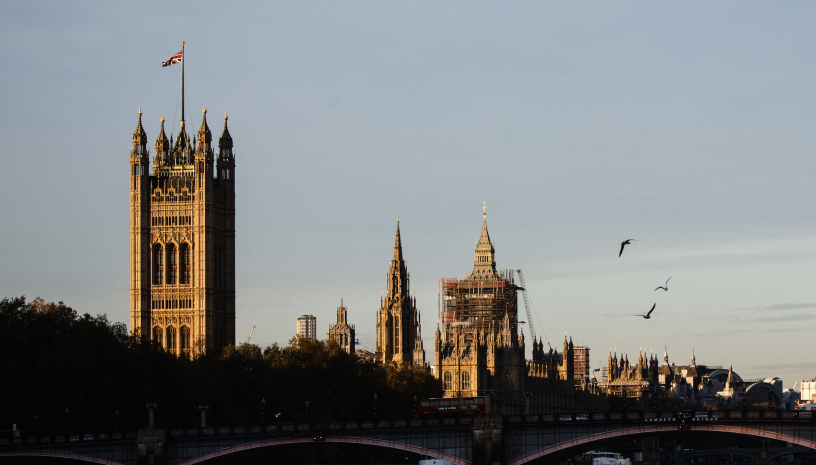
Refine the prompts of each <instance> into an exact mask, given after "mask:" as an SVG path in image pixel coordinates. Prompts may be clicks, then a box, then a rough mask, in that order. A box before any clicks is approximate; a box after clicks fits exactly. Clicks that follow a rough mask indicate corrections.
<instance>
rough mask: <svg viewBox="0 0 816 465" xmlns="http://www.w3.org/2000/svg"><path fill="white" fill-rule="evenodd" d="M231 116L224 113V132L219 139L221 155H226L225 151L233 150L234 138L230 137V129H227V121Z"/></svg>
mask: <svg viewBox="0 0 816 465" xmlns="http://www.w3.org/2000/svg"><path fill="white" fill-rule="evenodd" d="M228 119H229V116H227V114H226V113H224V130H223V131H221V137H220V138H219V139H218V148H220V149H221V153H224V151H225V150H230V149H232V136H230V133H229V129H228V128H227V120H228Z"/></svg>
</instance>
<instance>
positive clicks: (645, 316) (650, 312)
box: [635, 303, 657, 320]
mask: <svg viewBox="0 0 816 465" xmlns="http://www.w3.org/2000/svg"><path fill="white" fill-rule="evenodd" d="M655 307H657V303H655V304H654V305H652V309H651V310H649V313H647V314H645V315H635V316H642V317H643V318H645V319H647V320H648V319H649V318H651V316H650V315H651V314H652V312H653V311H654V309H655Z"/></svg>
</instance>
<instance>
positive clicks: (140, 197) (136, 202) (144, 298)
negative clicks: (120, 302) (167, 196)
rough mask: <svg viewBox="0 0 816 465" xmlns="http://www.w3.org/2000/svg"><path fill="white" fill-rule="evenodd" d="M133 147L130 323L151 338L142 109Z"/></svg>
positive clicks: (147, 195) (146, 160)
mask: <svg viewBox="0 0 816 465" xmlns="http://www.w3.org/2000/svg"><path fill="white" fill-rule="evenodd" d="M138 114H139V122H138V124H137V125H136V130H135V131H134V132H133V139H132V140H133V147H132V148H131V150H130V327H131V331H132V332H134V333H135V332H137V331H138V332H139V333H140V335H141V337H142V340H144V341H148V340H149V339H150V317H151V315H150V171H149V168H150V159H149V157H148V153H147V134H146V133H145V130H144V127H142V109H141V108H140V109H139V113H138Z"/></svg>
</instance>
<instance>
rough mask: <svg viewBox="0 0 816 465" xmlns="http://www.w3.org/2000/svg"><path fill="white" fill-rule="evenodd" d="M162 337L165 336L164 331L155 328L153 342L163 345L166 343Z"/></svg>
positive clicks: (157, 327)
mask: <svg viewBox="0 0 816 465" xmlns="http://www.w3.org/2000/svg"><path fill="white" fill-rule="evenodd" d="M162 336H164V331H162V329H161V327H160V326H156V327H155V328H153V341H155V342H156V343H157V344H159V345H160V346H161V345H163V344H162V343H163V342H164V340H163V339H164V338H163V337H162Z"/></svg>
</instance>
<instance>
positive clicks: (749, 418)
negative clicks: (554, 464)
mask: <svg viewBox="0 0 816 465" xmlns="http://www.w3.org/2000/svg"><path fill="white" fill-rule="evenodd" d="M715 421H716V422H736V423H744V422H754V421H765V422H767V421H777V422H816V416H814V415H813V412H809V411H797V410H671V411H633V412H594V413H561V414H541V415H506V416H505V417H504V424H505V425H521V424H539V423H542V424H553V423H555V424H558V423H560V424H573V423H609V422H613V423H627V422H632V423H653V422H676V423H688V424H691V423H700V422H715Z"/></svg>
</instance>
